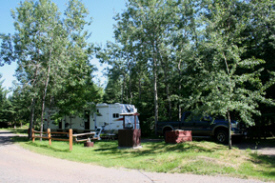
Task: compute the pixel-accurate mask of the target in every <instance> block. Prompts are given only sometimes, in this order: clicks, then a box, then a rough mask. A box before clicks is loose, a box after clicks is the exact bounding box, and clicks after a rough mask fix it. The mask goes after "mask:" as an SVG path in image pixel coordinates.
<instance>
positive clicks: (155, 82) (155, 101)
mask: <svg viewBox="0 0 275 183" xmlns="http://www.w3.org/2000/svg"><path fill="white" fill-rule="evenodd" d="M154 47H155V45H154ZM154 51H155V49H154ZM153 72H154V106H155V109H154V112H155V135H157V121H158V85H157V81H158V76H157V59H156V55H155V54H154V56H153Z"/></svg>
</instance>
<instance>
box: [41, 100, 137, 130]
mask: <svg viewBox="0 0 275 183" xmlns="http://www.w3.org/2000/svg"><path fill="white" fill-rule="evenodd" d="M95 110H96V111H94V110H85V111H84V115H83V116H81V117H80V116H64V117H63V119H62V120H60V121H59V122H58V123H56V122H55V121H54V120H51V116H52V115H53V114H54V113H55V112H56V111H57V110H56V109H54V110H49V109H46V114H45V123H44V124H45V125H44V129H47V128H50V129H52V130H56V131H64V130H68V129H70V128H72V129H73V130H74V132H87V131H95V130H96V129H97V128H100V127H101V128H102V129H103V130H102V133H110V134H117V133H118V130H119V129H123V116H121V115H120V114H130V113H131V114H133V113H137V109H136V108H135V106H134V105H130V104H119V103H116V104H97V105H96V109H95ZM134 123H135V117H134V116H125V128H134V125H135V124H134ZM136 128H137V129H139V128H140V126H139V120H138V117H137V116H136Z"/></svg>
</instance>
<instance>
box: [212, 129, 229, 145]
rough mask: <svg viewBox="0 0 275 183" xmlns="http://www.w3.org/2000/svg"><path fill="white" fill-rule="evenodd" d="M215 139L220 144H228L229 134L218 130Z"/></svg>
mask: <svg viewBox="0 0 275 183" xmlns="http://www.w3.org/2000/svg"><path fill="white" fill-rule="evenodd" d="M215 137H216V140H217V142H218V143H222V144H226V143H228V133H227V132H226V131H225V130H218V131H217V132H216V135H215Z"/></svg>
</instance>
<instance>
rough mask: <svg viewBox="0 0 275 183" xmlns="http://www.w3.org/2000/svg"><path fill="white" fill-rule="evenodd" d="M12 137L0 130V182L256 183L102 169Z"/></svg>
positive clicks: (251, 181) (254, 182) (221, 177)
mask: <svg viewBox="0 0 275 183" xmlns="http://www.w3.org/2000/svg"><path fill="white" fill-rule="evenodd" d="M13 135H14V134H12V133H9V132H3V131H0V183H4V182H9V183H13V182H16V183H19V182H24V183H26V182H40V183H44V182H51V183H52V182H53V183H55V182H62V183H64V182H68V183H70V182H72V183H76V182H80V183H85V182H93V183H116V182H119V183H124V182H125V183H126V182H127V183H128V182H131V183H132V182H133V183H134V182H138V183H140V182H143V183H147V182H148V183H163V182H173V183H177V182H186V183H188V182H192V183H200V182H204V183H208V182H209V183H215V182H217V183H220V182H223V183H231V182H234V183H236V182H244V183H259V182H261V181H258V180H251V179H249V180H247V179H238V178H230V177H223V176H202V175H192V174H168V173H151V172H143V171H139V170H128V169H123V168H120V169H115V168H105V167H101V166H95V165H90V164H84V163H77V162H72V161H68V160H63V159H57V158H53V157H48V156H44V155H40V154H36V153H33V152H31V151H28V150H25V149H23V148H22V147H20V146H18V145H16V144H13V143H12V142H11V140H10V139H9V138H10V137H11V136H13Z"/></svg>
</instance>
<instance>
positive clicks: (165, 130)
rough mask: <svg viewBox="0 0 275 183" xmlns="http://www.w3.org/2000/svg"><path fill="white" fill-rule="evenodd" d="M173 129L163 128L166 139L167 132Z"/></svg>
mask: <svg viewBox="0 0 275 183" xmlns="http://www.w3.org/2000/svg"><path fill="white" fill-rule="evenodd" d="M171 130H172V129H171V128H166V129H164V130H163V137H164V139H166V132H170V131H171Z"/></svg>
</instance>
